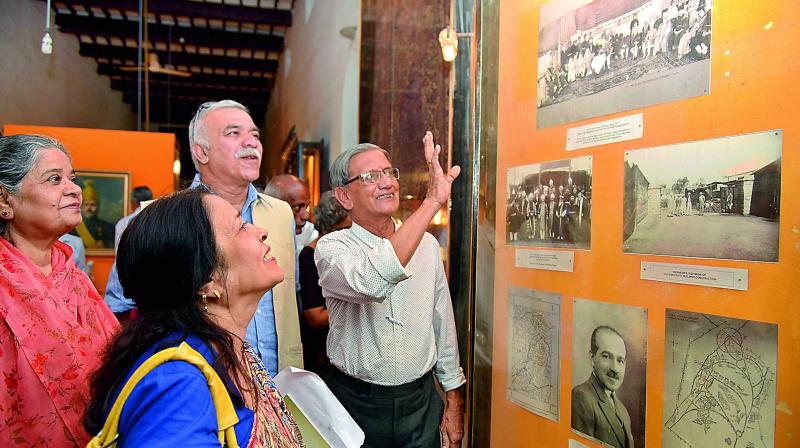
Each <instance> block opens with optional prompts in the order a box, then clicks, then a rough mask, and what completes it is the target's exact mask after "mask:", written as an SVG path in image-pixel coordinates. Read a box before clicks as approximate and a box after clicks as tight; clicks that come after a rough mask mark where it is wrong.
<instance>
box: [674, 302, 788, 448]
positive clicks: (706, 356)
mask: <svg viewBox="0 0 800 448" xmlns="http://www.w3.org/2000/svg"><path fill="white" fill-rule="evenodd" d="M777 362H778V326H777V325H775V324H771V323H765V322H756V321H751V320H742V319H734V318H729V317H722V316H714V315H711V314H701V313H692V312H689V311H678V310H670V309H668V310H667V311H666V334H665V338H664V448H706V447H710V446H723V447H726V446H727V447H771V446H774V445H775V390H776V384H775V380H776V374H777Z"/></svg>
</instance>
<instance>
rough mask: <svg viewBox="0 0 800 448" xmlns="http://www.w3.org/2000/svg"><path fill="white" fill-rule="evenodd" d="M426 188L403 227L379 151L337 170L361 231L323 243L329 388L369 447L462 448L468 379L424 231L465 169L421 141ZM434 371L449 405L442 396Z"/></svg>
mask: <svg viewBox="0 0 800 448" xmlns="http://www.w3.org/2000/svg"><path fill="white" fill-rule="evenodd" d="M423 145H424V149H425V159H426V161H427V163H428V173H429V180H428V192H427V195H426V197H425V200H424V201H423V202H422V205H420V207H419V208H418V209H417V210H416V211H415V212H414V213H412V214H411V216H409V217H408V219H407V220H406V221H405V222H404V223H403V225H402V226H400V227H398V226H397V225H396V224H395V222H394V220H393V219H392V214H394V213H395V212H397V210H398V208H399V205H400V201H399V194H400V192H399V187H400V185H399V183H398V179H399V177H400V172H399V170H398V169H397V168H394V167H392V164H391V162H390V161H389V154H388V153H387V152H386V151H385V150H383V149H381V148H380V147H378V146H375V145H372V144H360V145H357V146H355V147H354V148H351V149H349V150H347V151H345V152H343V153H342V154H341V155H340V156H339V157H338V158H337V159H336V161H334V163H333V165H332V167H331V185H332V187H333V188H334V192H335V194H336V198H337V200H338V201H339V202H340V203H341V204H342V206H343V207H344V208H345V209H347V210H349V211H350V214H351V217H352V220H353V226H352V227H351V228H350V229H345V230H341V231H338V232H333V233H330V234H328V235H325V236H324V237H322V238H321V239H320V240H319V242H318V243H317V249H316V253H315V260H316V263H317V268H318V270H319V275H320V282H319V283H320V286H322V291H323V295H324V296H325V297H326V298H327V305H328V315H329V319H330V333H329V335H328V341H327V349H328V356H329V357H330V360H331V364H332V365H333V367H334V368H332V369H331V370H330V373H329V374H328V378H327V380H328V384H329V385H330V388H331V390H332V391H333V393H334V394H335V395H336V396H337V398H338V399H339V401H341V402H342V404H343V405H344V407H345V408H346V409H347V410H348V412H349V413H350V415H352V416H353V418H354V419H355V420H356V422H357V423H358V424H359V425H360V426H361V428H362V429H363V430H364V432H365V434H366V441H365V446H379V447H440V446H442V442H444V445H445V446H452V447H456V446H460V445H461V438H462V437H463V413H464V404H463V394H462V391H461V389H460V387H461V385H463V384H464V383H465V378H464V373H463V371H462V370H461V367H460V363H459V355H458V344H457V341H456V330H455V323H454V320H453V307H452V304H451V302H450V292H449V290H448V287H447V279H446V278H445V274H444V267H443V264H442V260H441V258H440V255H439V245H438V243H437V241H436V238H434V237H433V235H431V234H429V233H426V232H425V229H426V228H427V226H428V224H429V223H430V221H431V220H432V219H433V217H434V215H435V214H436V213H437V212H438V211H439V209H440V208H441V207H442V206H443V205H445V204H446V203H447V201H448V199H449V197H450V188H451V184H452V183H453V181H454V180H455V178H456V177H458V174H459V173H460V171H461V169H460V168H459V167H458V166H454V167H453V168H451V169H450V171H449V172H447V173H445V172H444V170H443V169H442V167H441V166H440V164H439V153H440V152H441V147H439V146H438V145H435V146H434V143H433V135H432V134H431V133H430V132H428V133H426V134H425V137H424V138H423ZM434 374H435V377H436V379H437V380H438V381H439V383H440V385H441V386H442V389H444V390H445V393H446V400H445V403H442V400H441V399H440V397H439V395H438V394H437V392H436V388H435V384H434V379H433V377H434Z"/></svg>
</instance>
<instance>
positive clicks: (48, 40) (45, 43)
mask: <svg viewBox="0 0 800 448" xmlns="http://www.w3.org/2000/svg"><path fill="white" fill-rule="evenodd" d="M42 53H43V54H53V38H52V37H50V31H49V29H48V28H45V30H44V37H42Z"/></svg>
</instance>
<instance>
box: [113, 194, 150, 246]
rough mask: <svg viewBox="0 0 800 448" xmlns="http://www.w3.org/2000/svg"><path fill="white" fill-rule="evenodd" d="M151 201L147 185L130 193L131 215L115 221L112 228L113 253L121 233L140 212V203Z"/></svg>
mask: <svg viewBox="0 0 800 448" xmlns="http://www.w3.org/2000/svg"><path fill="white" fill-rule="evenodd" d="M152 199H153V192H152V191H150V188H149V187H148V186H147V185H140V186H138V187H134V189H133V191H131V208H132V209H133V213H131V214H130V215H128V216H124V217H122V218H120V220H119V221H117V224H116V225H115V226H114V252H116V251H117V247H118V246H119V239H120V237H122V232H124V231H125V229H126V228H127V227H128V223H130V222H131V219H133V218H134V216H136V215H138V214H139V212H140V211H142V202H145V201H150V200H152Z"/></svg>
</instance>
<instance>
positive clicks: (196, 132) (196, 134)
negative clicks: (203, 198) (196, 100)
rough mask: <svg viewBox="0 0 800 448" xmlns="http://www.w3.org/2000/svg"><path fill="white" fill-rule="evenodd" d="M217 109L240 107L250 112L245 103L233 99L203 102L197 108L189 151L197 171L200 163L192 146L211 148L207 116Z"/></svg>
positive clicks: (193, 119)
mask: <svg viewBox="0 0 800 448" xmlns="http://www.w3.org/2000/svg"><path fill="white" fill-rule="evenodd" d="M217 109H239V110H243V111H245V112H247V113H248V114H249V113H250V111H249V110H247V108H246V107H245V106H244V105H243V104H241V103H238V102H236V101H233V100H222V101H209V102H207V103H203V104H201V105H200V107H198V108H197V112H195V114H194V117H192V121H190V122H189V152H190V153H191V155H192V162H193V163H194V169H195V170H197V171H200V163H199V162H198V161H197V158H196V157H195V156H194V151H192V148H194V145H195V144H198V145H200V146H201V147H203V148H205V149H206V150H208V149H211V148H209V144H208V135H206V127H205V118H206V115H208V113H209V112H211V111H212V110H217Z"/></svg>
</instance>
